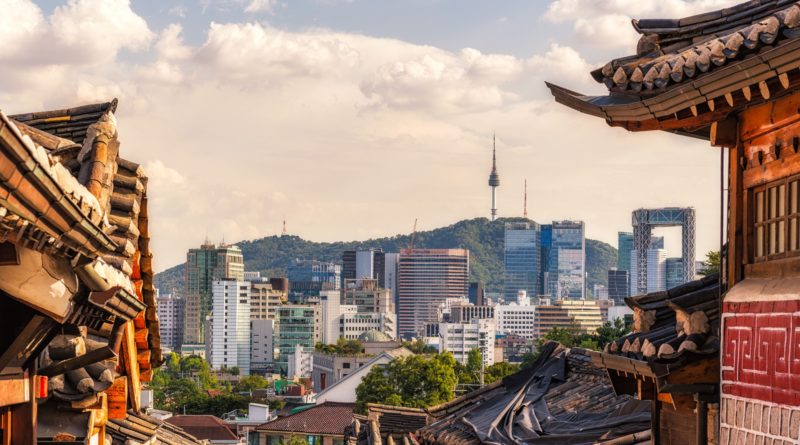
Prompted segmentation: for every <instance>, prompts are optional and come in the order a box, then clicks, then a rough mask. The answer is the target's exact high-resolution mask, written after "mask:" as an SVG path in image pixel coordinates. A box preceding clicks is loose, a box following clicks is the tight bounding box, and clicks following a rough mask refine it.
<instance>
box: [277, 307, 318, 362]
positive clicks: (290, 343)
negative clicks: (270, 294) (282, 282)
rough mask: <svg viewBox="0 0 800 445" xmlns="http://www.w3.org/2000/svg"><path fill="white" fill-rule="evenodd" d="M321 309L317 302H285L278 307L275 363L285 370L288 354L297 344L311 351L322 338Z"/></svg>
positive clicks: (291, 352)
mask: <svg viewBox="0 0 800 445" xmlns="http://www.w3.org/2000/svg"><path fill="white" fill-rule="evenodd" d="M321 319H322V311H321V308H320V306H319V305H317V304H286V305H283V306H281V307H280V308H279V309H278V342H277V346H276V349H277V352H278V358H277V360H276V363H277V365H278V366H279V367H280V369H281V370H282V371H283V372H286V371H287V368H288V358H289V354H293V353H294V352H295V349H297V347H298V346H300V347H301V348H304V350H309V351H313V350H314V345H316V343H317V342H319V341H321V340H322V326H321V324H322V323H321V322H322V320H321Z"/></svg>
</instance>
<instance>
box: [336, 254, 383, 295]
mask: <svg viewBox="0 0 800 445" xmlns="http://www.w3.org/2000/svg"><path fill="white" fill-rule="evenodd" d="M362 278H368V279H375V280H378V285H379V286H380V287H382V288H385V287H386V253H384V252H383V250H381V249H369V250H346V251H344V252H342V286H344V283H345V281H347V280H355V279H362Z"/></svg>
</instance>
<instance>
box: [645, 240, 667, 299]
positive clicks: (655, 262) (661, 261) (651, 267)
mask: <svg viewBox="0 0 800 445" xmlns="http://www.w3.org/2000/svg"><path fill="white" fill-rule="evenodd" d="M666 289H667V251H666V250H664V249H649V250H648V251H647V293H651V292H659V291H662V290H666Z"/></svg>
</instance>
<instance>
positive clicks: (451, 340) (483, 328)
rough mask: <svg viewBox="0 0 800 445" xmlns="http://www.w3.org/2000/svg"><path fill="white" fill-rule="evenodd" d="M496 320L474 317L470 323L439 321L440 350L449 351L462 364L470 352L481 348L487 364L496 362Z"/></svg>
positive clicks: (465, 361)
mask: <svg viewBox="0 0 800 445" xmlns="http://www.w3.org/2000/svg"><path fill="white" fill-rule="evenodd" d="M494 342H495V322H494V320H485V319H474V320H472V321H471V322H469V323H439V350H440V351H441V352H445V351H449V352H451V353H452V354H453V356H454V357H455V359H456V360H457V361H459V362H460V363H462V364H466V363H467V357H468V355H469V352H470V351H471V350H473V349H479V350H480V351H481V354H482V356H483V362H484V364H485V365H486V366H491V365H493V364H494Z"/></svg>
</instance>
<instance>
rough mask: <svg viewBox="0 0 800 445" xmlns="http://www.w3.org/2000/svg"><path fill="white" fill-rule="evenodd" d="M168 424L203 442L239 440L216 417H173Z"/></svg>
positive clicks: (198, 415) (226, 425) (168, 420)
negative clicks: (204, 440)
mask: <svg viewBox="0 0 800 445" xmlns="http://www.w3.org/2000/svg"><path fill="white" fill-rule="evenodd" d="M166 422H167V423H169V424H170V425H173V426H176V427H179V428H180V429H182V430H183V431H185V432H187V433H189V434H191V435H192V436H194V437H196V438H198V439H201V440H203V439H206V440H237V439H238V437H237V436H236V434H235V433H234V432H233V431H231V429H230V428H229V427H228V424H227V423H225V421H224V420H222V419H220V418H219V417H216V416H211V415H205V414H197V415H183V416H172V417H170V418H169V419H167V420H166Z"/></svg>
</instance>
